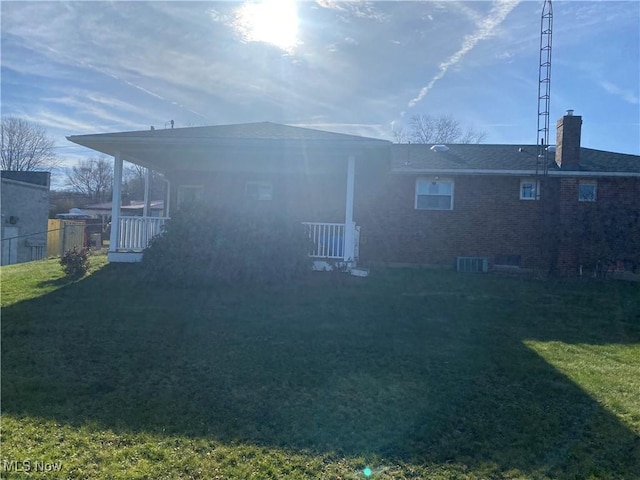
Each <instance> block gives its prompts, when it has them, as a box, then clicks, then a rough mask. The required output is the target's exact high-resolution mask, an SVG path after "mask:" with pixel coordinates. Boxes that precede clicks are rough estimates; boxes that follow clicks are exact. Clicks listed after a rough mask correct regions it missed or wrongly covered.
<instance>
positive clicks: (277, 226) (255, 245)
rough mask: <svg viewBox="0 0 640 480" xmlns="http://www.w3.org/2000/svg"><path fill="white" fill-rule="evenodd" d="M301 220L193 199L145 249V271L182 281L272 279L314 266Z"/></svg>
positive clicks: (152, 276)
mask: <svg viewBox="0 0 640 480" xmlns="http://www.w3.org/2000/svg"><path fill="white" fill-rule="evenodd" d="M310 249H311V244H310V240H309V236H308V235H307V232H306V230H305V228H304V226H303V225H302V224H300V223H299V222H295V221H292V220H290V219H287V218H285V217H283V216H281V215H278V214H274V213H269V212H262V211H255V210H244V211H238V210H233V211H230V210H223V209H219V208H213V207H207V206H204V205H191V206H189V207H187V208H183V209H181V210H180V211H178V212H176V214H175V215H173V216H172V218H171V220H170V221H169V222H168V223H167V224H166V225H165V231H164V233H163V234H162V235H159V236H157V237H155V238H154V239H153V240H152V241H151V244H150V245H149V247H148V248H147V249H146V250H145V251H144V254H143V259H142V265H143V272H144V274H145V276H146V277H147V278H149V279H157V280H160V281H162V282H169V283H171V284H178V285H186V286H188V285H194V284H203V283H204V284H271V283H281V282H286V281H290V280H293V279H297V278H300V277H301V276H303V275H305V274H307V272H308V271H309V270H310V260H309V257H308V254H309V251H310Z"/></svg>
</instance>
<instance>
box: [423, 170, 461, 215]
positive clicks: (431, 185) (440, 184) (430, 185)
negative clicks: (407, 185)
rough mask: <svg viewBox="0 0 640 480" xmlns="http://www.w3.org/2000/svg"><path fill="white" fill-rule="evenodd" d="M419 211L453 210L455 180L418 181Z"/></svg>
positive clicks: (436, 178) (435, 178) (429, 179)
mask: <svg viewBox="0 0 640 480" xmlns="http://www.w3.org/2000/svg"><path fill="white" fill-rule="evenodd" d="M415 208H416V209H418V210H453V180H443V179H441V178H438V177H434V178H418V179H417V180H416V204H415Z"/></svg>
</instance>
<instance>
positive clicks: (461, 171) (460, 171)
mask: <svg viewBox="0 0 640 480" xmlns="http://www.w3.org/2000/svg"><path fill="white" fill-rule="evenodd" d="M391 173H392V174H396V175H411V174H413V175H517V176H519V177H527V176H532V175H536V171H535V170H487V169H472V168H455V169H430V168H420V169H418V168H413V169H408V168H392V169H391ZM548 175H550V176H553V177H640V172H581V171H571V170H567V171H562V172H561V171H556V170H552V171H550V172H548Z"/></svg>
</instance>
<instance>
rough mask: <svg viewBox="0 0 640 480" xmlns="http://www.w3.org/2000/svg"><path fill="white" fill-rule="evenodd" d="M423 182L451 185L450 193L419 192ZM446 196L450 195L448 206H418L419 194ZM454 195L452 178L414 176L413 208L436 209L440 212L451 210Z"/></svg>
mask: <svg viewBox="0 0 640 480" xmlns="http://www.w3.org/2000/svg"><path fill="white" fill-rule="evenodd" d="M425 184H432V185H433V184H436V185H440V184H441V185H445V184H448V185H451V193H450V194H448V195H446V194H445V195H437V194H430V193H421V192H420V190H421V189H420V186H421V185H425ZM431 195H433V196H448V197H450V202H449V208H437V207H420V206H418V204H419V201H418V200H419V197H421V196H425V197H427V196H431ZM454 196H455V182H454V181H453V178H440V177H418V178H416V188H415V193H414V205H413V206H414V208H415V209H416V210H438V211H441V212H446V211H451V210H453V201H454Z"/></svg>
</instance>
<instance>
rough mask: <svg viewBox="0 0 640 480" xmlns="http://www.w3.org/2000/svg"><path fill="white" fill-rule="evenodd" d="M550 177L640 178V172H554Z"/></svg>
mask: <svg viewBox="0 0 640 480" xmlns="http://www.w3.org/2000/svg"><path fill="white" fill-rule="evenodd" d="M549 175H552V176H554V177H640V172H575V171H574V172H572V171H570V170H568V171H565V172H561V171H556V170H554V171H552V172H549Z"/></svg>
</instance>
